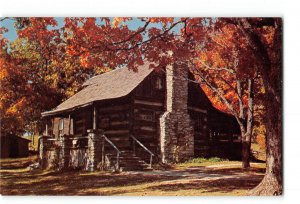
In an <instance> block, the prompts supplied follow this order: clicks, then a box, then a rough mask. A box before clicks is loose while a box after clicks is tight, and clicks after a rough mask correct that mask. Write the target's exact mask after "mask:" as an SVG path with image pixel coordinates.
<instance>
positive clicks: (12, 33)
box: [1, 17, 178, 41]
mask: <svg viewBox="0 0 300 204" xmlns="http://www.w3.org/2000/svg"><path fill="white" fill-rule="evenodd" d="M55 19H56V20H57V22H58V26H56V27H55V28H61V27H62V26H64V18H63V17H57V18H55ZM98 22H99V23H100V21H99V20H98ZM14 23H15V21H14V20H12V19H6V20H4V21H2V22H1V26H4V27H5V28H7V29H8V32H6V33H4V34H3V36H4V37H5V38H7V39H8V40H9V41H14V40H15V39H16V38H17V32H16V29H15V28H14ZM127 25H128V27H129V29H131V30H136V29H137V28H139V27H140V26H143V25H144V22H142V21H140V20H139V19H137V18H134V19H133V20H132V21H128V22H127ZM151 26H153V27H159V24H156V25H155V24H154V25H151ZM151 26H150V27H151ZM49 29H53V28H52V27H49ZM177 29H178V28H177ZM174 30H175V29H174Z"/></svg>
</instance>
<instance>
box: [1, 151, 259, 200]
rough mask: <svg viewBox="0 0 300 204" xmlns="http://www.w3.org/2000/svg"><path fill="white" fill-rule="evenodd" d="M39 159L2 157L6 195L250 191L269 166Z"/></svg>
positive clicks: (228, 163) (166, 193)
mask: <svg viewBox="0 0 300 204" xmlns="http://www.w3.org/2000/svg"><path fill="white" fill-rule="evenodd" d="M33 160H36V157H34V156H32V157H29V158H21V159H1V170H0V173H1V177H0V178H1V184H0V188H1V189H0V193H1V194H2V195H139V196H159V195H161V196H169V195H174V196H175V195H176V196H180V195H182V196H211V195H245V194H246V193H247V192H248V190H249V189H252V188H253V187H255V186H256V185H257V184H258V183H259V182H260V181H261V179H262V177H263V175H264V170H265V164H264V163H260V164H259V163H252V167H251V168H250V169H249V170H247V171H243V170H242V169H241V168H240V166H241V162H238V161H222V160H216V159H211V160H205V159H204V160H203V159H202V160H201V159H200V160H193V161H190V162H186V163H183V164H176V165H173V166H171V167H170V169H168V170H155V171H151V172H122V173H118V174H116V173H109V172H80V171H68V172H54V171H41V170H34V171H29V170H28V168H26V167H27V166H28V165H29V164H30V163H32V162H33Z"/></svg>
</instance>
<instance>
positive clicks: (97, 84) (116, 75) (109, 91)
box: [42, 63, 153, 116]
mask: <svg viewBox="0 0 300 204" xmlns="http://www.w3.org/2000/svg"><path fill="white" fill-rule="evenodd" d="M152 71H153V69H150V68H149V63H145V64H144V65H143V66H140V67H139V68H138V71H137V72H134V71H133V70H129V69H128V68H126V67H124V68H119V69H115V70H113V71H110V72H107V73H104V74H101V75H97V76H94V77H92V78H91V79H89V80H87V81H86V82H85V83H84V84H83V86H84V88H83V89H82V90H81V91H79V92H78V93H76V94H75V95H74V96H72V97H70V98H69V99H67V100H66V101H64V102H62V103H61V104H60V105H58V106H57V107H56V108H55V109H53V110H51V111H46V112H43V113H42V116H48V115H55V114H58V113H62V112H65V111H69V110H73V109H76V108H79V107H84V106H89V105H91V104H92V103H93V102H94V101H101V100H105V99H114V98H120V97H123V96H126V95H128V94H129V93H131V92H132V91H133V89H134V88H135V87H137V86H138V85H139V84H140V83H141V82H142V81H143V80H144V79H145V78H146V77H147V76H148V75H149V74H150V73H151V72H152Z"/></svg>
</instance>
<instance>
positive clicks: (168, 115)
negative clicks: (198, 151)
mask: <svg viewBox="0 0 300 204" xmlns="http://www.w3.org/2000/svg"><path fill="white" fill-rule="evenodd" d="M187 79H188V67H187V65H186V63H180V62H176V63H174V64H173V65H169V66H167V67H166V88H167V95H166V112H165V113H164V114H163V115H162V116H161V118H160V147H161V155H162V162H163V163H169V162H181V161H185V160H187V159H189V158H191V157H193V156H194V129H193V126H192V122H191V119H190V116H189V114H188V109H187V102H188V81H187Z"/></svg>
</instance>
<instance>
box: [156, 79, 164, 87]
mask: <svg viewBox="0 0 300 204" xmlns="http://www.w3.org/2000/svg"><path fill="white" fill-rule="evenodd" d="M155 89H157V90H162V89H163V82H162V79H161V78H160V77H157V78H156V81H155Z"/></svg>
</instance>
